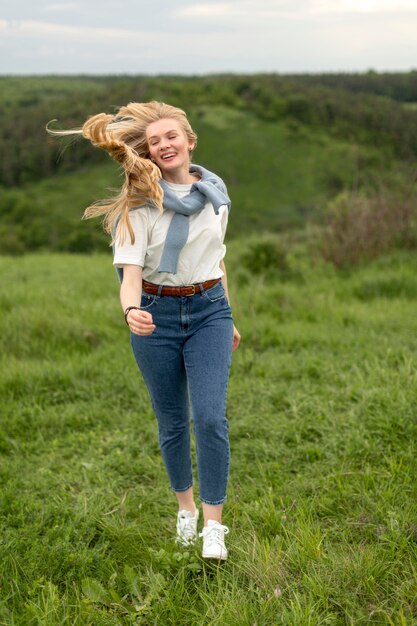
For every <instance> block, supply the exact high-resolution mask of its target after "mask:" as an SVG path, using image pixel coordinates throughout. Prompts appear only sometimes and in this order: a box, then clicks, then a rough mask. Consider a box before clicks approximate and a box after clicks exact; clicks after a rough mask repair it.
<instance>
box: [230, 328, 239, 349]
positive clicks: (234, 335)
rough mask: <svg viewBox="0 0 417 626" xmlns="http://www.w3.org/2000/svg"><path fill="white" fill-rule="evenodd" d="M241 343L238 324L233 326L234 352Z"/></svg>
mask: <svg viewBox="0 0 417 626" xmlns="http://www.w3.org/2000/svg"><path fill="white" fill-rule="evenodd" d="M239 343H240V335H239V332H238V330H237V328H236V326H233V343H232V352H234V351H235V350H237V348H238V346H239Z"/></svg>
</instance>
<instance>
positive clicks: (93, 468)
mask: <svg viewBox="0 0 417 626" xmlns="http://www.w3.org/2000/svg"><path fill="white" fill-rule="evenodd" d="M269 240H270V241H271V240H276V246H280V245H281V244H280V240H279V239H278V238H271V236H270V239H269ZM262 246H265V242H264V240H263V239H259V238H253V237H250V238H249V241H248V239H247V238H245V240H243V239H236V240H235V241H232V242H230V244H229V246H228V252H227V258H226V261H227V266H228V275H229V284H230V293H231V302H232V309H233V314H234V318H235V323H236V325H237V327H238V329H239V330H240V332H241V334H242V342H241V346H240V347H239V349H238V350H237V351H236V352H235V353H234V354H233V359H232V370H231V379H230V387H229V395H228V406H227V412H228V418H229V421H230V439H231V448H232V464H231V480H230V489H229V492H228V501H227V503H226V507H225V516H224V523H225V524H227V525H228V526H229V527H230V534H229V536H228V546H229V549H230V558H229V561H228V563H227V565H226V566H225V567H216V566H210V565H209V564H207V563H203V562H202V560H201V557H200V553H199V546H197V547H196V548H195V549H189V550H184V551H179V550H178V549H177V547H176V546H175V544H174V541H173V533H174V522H175V515H176V510H175V509H176V507H175V503H174V500H173V496H172V494H170V490H169V486H168V484H167V481H166V476H165V471H164V468H163V464H162V460H161V458H160V454H159V450H158V442H157V431H156V423H155V419H154V417H153V415H152V410H151V407H150V403H149V398H148V395H147V391H146V388H145V386H144V384H143V382H142V381H141V379H140V376H139V373H138V371H137V367H136V363H135V362H134V359H133V355H132V354H131V350H130V346H129V334H128V331H127V329H126V326H125V324H124V321H123V316H122V313H121V310H120V305H119V302H118V281H117V278H116V274H115V272H114V270H113V269H112V267H111V255H110V254H107V255H101V254H97V255H89V256H87V255H68V254H60V255H59V254H37V255H33V254H29V255H27V256H24V257H22V258H6V257H2V258H1V259H0V270H1V273H2V275H4V276H7V277H8V281H9V285H10V287H9V289H8V291H7V292H6V291H5V290H3V291H2V293H1V296H0V297H1V309H2V316H1V318H0V346H1V349H0V365H1V367H0V394H1V398H2V403H1V407H0V412H1V417H2V419H1V429H0V451H1V454H2V457H3V461H4V462H2V463H1V464H0V478H1V483H2V489H1V494H0V510H1V520H2V541H1V544H0V563H1V581H2V583H1V594H0V621H1V623H4V624H16V625H22V626H23V625H25V626H26V625H28V624H42V625H44V626H56V624H62V625H63V626H64V625H65V626H70V625H74V624H77V625H79V626H84V625H85V624H97V625H98V624H102V625H103V626H104V625H108V626H110V625H112V626H113V625H120V626H128V625H129V624H142V625H143V626H147V625H148V624H175V625H176V626H186V625H187V626H188V625H189V624H203V623H207V624H208V623H209V624H212V625H213V626H224V625H225V624H230V625H232V624H233V625H234V624H248V625H251V624H254V623H257V624H265V625H266V624H277V623H279V624H283V625H288V626H293V625H295V624H297V625H302V624H303V625H304V624H311V625H312V626H315V625H317V626H318V625H319V624H334V625H337V624H375V625H376V624H378V625H383V624H386V625H387V626H389V625H392V624H404V625H405V624H410V625H411V624H414V623H416V620H417V608H416V601H415V600H416V586H415V563H416V558H417V552H416V545H417V544H416V518H417V506H416V503H417V491H416V481H415V476H416V469H417V468H416V459H417V454H416V436H417V422H416V410H415V390H416V384H417V380H416V365H417V363H416V350H417V317H416V315H415V308H416V301H417V278H416V277H417V257H416V254H415V253H411V252H404V251H402V252H396V253H395V254H391V255H388V256H383V257H380V258H379V259H378V260H377V261H374V262H373V263H371V264H369V265H368V266H366V267H362V268H358V269H356V270H354V271H350V272H347V273H346V272H345V273H343V274H340V273H338V272H335V271H334V269H333V268H332V267H331V266H329V265H322V264H319V265H314V264H313V263H312V261H311V258H310V257H309V256H308V255H306V253H305V250H304V248H303V246H298V247H295V248H293V249H292V250H291V252H290V253H289V254H288V256H287V258H286V263H284V264H283V259H282V258H281V259H277V262H276V263H274V262H273V260H270V263H269V265H268V267H267V268H255V269H256V272H257V273H256V274H254V273H253V269H254V268H253V266H252V263H251V257H250V254H251V252H250V251H251V250H252V251H253V250H258V251H259V250H260V249H261V248H262ZM284 266H285V267H284ZM283 268H284V269H285V271H283ZM213 598H215V599H216V602H214V601H213Z"/></svg>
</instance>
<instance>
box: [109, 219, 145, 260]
mask: <svg viewBox="0 0 417 626" xmlns="http://www.w3.org/2000/svg"><path fill="white" fill-rule="evenodd" d="M129 219H130V223H131V225H132V228H133V232H134V234H135V243H133V244H132V243H131V241H130V235H129V233H128V232H127V233H126V238H125V241H124V242H123V244H120V243H119V242H117V241H116V242H115V243H114V255H113V265H114V266H115V267H120V266H121V265H139V266H140V267H144V265H145V256H146V250H147V248H148V214H147V211H146V209H135V210H133V211H130V213H129Z"/></svg>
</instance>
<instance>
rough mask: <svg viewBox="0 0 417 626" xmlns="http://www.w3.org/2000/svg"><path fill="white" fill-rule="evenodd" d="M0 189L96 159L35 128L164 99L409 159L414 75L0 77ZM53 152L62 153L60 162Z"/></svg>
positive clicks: (416, 95) (416, 149) (414, 137)
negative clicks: (297, 127)
mask: <svg viewBox="0 0 417 626" xmlns="http://www.w3.org/2000/svg"><path fill="white" fill-rule="evenodd" d="M0 94H1V95H0V104H1V108H2V116H1V118H0V151H1V152H0V155H1V159H0V185H3V186H5V187H14V186H19V185H22V184H24V183H27V182H30V181H35V180H39V179H42V178H48V177H50V176H53V175H54V174H57V173H63V172H68V171H74V170H76V169H78V168H82V167H83V166H85V165H86V164H90V163H91V164H92V163H98V162H103V159H104V158H105V155H103V153H101V151H98V150H94V149H92V148H91V146H90V145H89V144H88V143H87V142H83V141H79V142H78V144H79V145H77V149H76V150H73V149H71V148H70V147H69V145H68V144H70V143H71V141H73V139H72V140H70V141H64V142H63V141H58V140H56V139H54V138H51V137H49V136H48V135H47V134H46V132H45V125H46V124H47V122H49V121H50V120H51V119H55V118H58V122H57V123H56V124H55V125H54V126H53V127H55V128H72V127H79V126H80V125H81V124H82V122H83V121H84V120H85V119H86V118H87V117H88V116H89V115H92V114H94V113H96V112H99V111H106V112H111V111H112V110H115V109H116V108H118V107H119V106H121V105H123V104H126V103H127V102H130V101H146V100H152V99H158V100H164V101H167V102H170V103H172V104H176V105H178V106H181V107H183V108H185V109H186V110H187V112H189V113H190V114H195V115H198V113H199V108H200V107H207V106H210V105H216V106H217V105H223V106H227V107H230V108H233V109H239V110H243V111H249V112H251V113H253V114H254V115H256V116H257V117H258V118H260V119H262V120H267V121H269V122H272V123H273V122H274V121H278V120H282V119H287V120H288V121H289V123H294V124H303V125H308V126H310V127H313V128H317V129H319V130H323V131H325V132H326V133H328V134H331V135H333V136H335V137H338V138H342V139H345V140H348V141H354V142H358V143H362V144H368V145H372V146H376V147H378V148H380V149H381V150H384V151H386V153H387V156H388V157H389V156H391V155H392V156H395V157H397V158H400V159H404V160H412V159H414V158H415V156H416V155H417V110H416V109H414V108H413V106H412V105H410V103H414V102H417V72H415V71H413V72H409V73H398V74H395V73H390V74H377V73H375V72H368V73H366V74H350V75H349V74H323V75H278V74H263V75H243V76H239V75H218V76H206V77H183V76H177V77H176V76H159V77H141V76H137V77H127V76H116V77H115V76H108V77H65V78H64V77H53V76H50V77H19V78H17V77H2V78H0ZM63 152H65V154H64V155H63Z"/></svg>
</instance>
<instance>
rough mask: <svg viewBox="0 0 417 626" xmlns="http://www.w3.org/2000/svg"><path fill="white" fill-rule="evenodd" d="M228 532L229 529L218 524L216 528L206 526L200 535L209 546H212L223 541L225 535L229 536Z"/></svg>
mask: <svg viewBox="0 0 417 626" xmlns="http://www.w3.org/2000/svg"><path fill="white" fill-rule="evenodd" d="M228 532H229V529H228V527H227V526H224V525H223V524H218V525H216V526H206V527H205V528H203V530H202V532H201V533H200V537H204V538H205V541H206V543H207V544H208V546H211V545H212V544H213V543H219V542H221V541H223V537H224V535H227V534H228Z"/></svg>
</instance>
